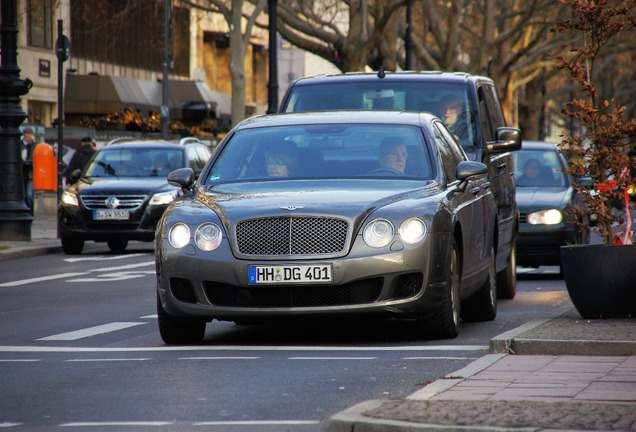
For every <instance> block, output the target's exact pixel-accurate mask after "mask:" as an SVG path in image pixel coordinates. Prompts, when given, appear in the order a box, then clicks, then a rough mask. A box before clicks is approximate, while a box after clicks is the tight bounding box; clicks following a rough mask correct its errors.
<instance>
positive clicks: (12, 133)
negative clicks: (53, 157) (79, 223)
mask: <svg viewBox="0 0 636 432" xmlns="http://www.w3.org/2000/svg"><path fill="white" fill-rule="evenodd" d="M17 39H18V26H17V22H16V0H2V23H1V24H0V42H1V45H2V62H1V65H0V179H1V180H0V240H9V241H12V240H18V241H30V240H31V223H32V222H33V214H32V212H31V209H29V207H28V206H27V204H26V201H25V197H26V193H27V192H26V190H25V186H24V185H25V182H24V175H25V174H24V173H23V170H22V156H21V148H20V135H21V132H20V124H22V122H23V121H24V119H25V118H26V117H27V115H26V113H25V112H24V110H23V109H22V107H21V106H20V97H21V96H22V95H25V94H27V93H28V92H29V89H30V88H31V86H32V84H33V83H32V82H31V80H29V79H28V78H26V79H24V80H21V79H20V68H19V67H18V61H17V60H18V40H17Z"/></svg>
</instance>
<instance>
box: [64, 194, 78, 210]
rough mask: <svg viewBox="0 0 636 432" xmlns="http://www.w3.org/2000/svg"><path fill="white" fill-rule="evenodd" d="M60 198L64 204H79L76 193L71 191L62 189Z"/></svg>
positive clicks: (76, 205)
mask: <svg viewBox="0 0 636 432" xmlns="http://www.w3.org/2000/svg"><path fill="white" fill-rule="evenodd" d="M61 200H62V202H63V203H64V204H66V205H70V206H75V207H78V206H79V203H78V202H77V195H75V194H73V193H69V192H66V191H64V193H63V194H62V197H61Z"/></svg>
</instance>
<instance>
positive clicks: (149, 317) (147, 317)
mask: <svg viewBox="0 0 636 432" xmlns="http://www.w3.org/2000/svg"><path fill="white" fill-rule="evenodd" d="M157 318H159V317H158V316H157V314H154V315H146V316H142V317H139V319H157Z"/></svg>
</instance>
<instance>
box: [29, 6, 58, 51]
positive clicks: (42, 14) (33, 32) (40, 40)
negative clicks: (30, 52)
mask: <svg viewBox="0 0 636 432" xmlns="http://www.w3.org/2000/svg"><path fill="white" fill-rule="evenodd" d="M27 44H28V45H29V46H32V47H36V48H45V49H52V48H53V0H28V1H27Z"/></svg>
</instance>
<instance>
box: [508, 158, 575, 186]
mask: <svg viewBox="0 0 636 432" xmlns="http://www.w3.org/2000/svg"><path fill="white" fill-rule="evenodd" d="M512 157H513V158H514V165H515V182H516V184H517V187H522V188H523V187H553V188H566V187H569V186H570V178H569V176H568V175H567V174H566V173H564V172H562V171H561V170H563V169H565V168H566V166H565V161H564V160H563V158H562V157H561V156H560V154H559V153H558V152H556V151H551V150H549V151H544V150H523V151H518V152H513V154H512Z"/></svg>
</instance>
